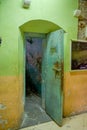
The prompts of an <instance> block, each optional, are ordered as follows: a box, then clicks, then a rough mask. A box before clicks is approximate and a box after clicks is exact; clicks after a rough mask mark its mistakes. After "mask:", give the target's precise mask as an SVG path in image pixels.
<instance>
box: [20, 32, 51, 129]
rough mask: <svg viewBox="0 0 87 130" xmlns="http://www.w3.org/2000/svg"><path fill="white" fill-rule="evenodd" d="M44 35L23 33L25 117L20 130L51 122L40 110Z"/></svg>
mask: <svg viewBox="0 0 87 130" xmlns="http://www.w3.org/2000/svg"><path fill="white" fill-rule="evenodd" d="M45 42H46V35H45V34H38V33H25V115H24V119H23V123H22V128H24V127H28V126H32V125H37V124H40V123H44V122H48V121H51V118H50V117H49V116H48V115H47V114H46V112H45V110H44V109H43V108H42V62H43V53H44V49H43V44H44V43H45Z"/></svg>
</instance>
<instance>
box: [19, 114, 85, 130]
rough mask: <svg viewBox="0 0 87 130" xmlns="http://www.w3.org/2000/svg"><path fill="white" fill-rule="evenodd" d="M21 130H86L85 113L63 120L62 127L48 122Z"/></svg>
mask: <svg viewBox="0 0 87 130" xmlns="http://www.w3.org/2000/svg"><path fill="white" fill-rule="evenodd" d="M21 130H87V113H85V114H80V115H77V116H73V117H69V118H66V119H64V120H63V126H62V127H59V126H58V125H57V124H56V123H55V122H53V121H50V122H47V123H42V124H39V125H35V126H31V127H27V128H24V129H21Z"/></svg>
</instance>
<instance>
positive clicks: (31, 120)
mask: <svg viewBox="0 0 87 130" xmlns="http://www.w3.org/2000/svg"><path fill="white" fill-rule="evenodd" d="M25 101H26V102H25V114H24V119H23V122H22V125H21V128H25V127H28V126H32V125H37V124H40V123H44V122H48V121H51V118H50V117H49V116H48V115H47V114H46V112H45V111H44V110H43V109H42V107H41V98H40V97H39V96H37V95H35V94H34V93H31V94H30V95H29V96H28V97H26V100H25Z"/></svg>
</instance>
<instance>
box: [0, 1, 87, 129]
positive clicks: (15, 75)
mask: <svg viewBox="0 0 87 130" xmlns="http://www.w3.org/2000/svg"><path fill="white" fill-rule="evenodd" d="M77 7H78V2H77V0H75V1H73V0H32V1H31V5H30V7H29V9H24V8H22V0H19V1H18V0H7V1H6V0H0V37H1V39H2V44H1V46H0V130H9V129H16V128H17V127H18V126H19V124H20V121H21V117H22V114H23V105H24V82H23V81H24V79H23V73H24V68H23V66H24V61H23V58H24V57H23V56H24V54H23V53H24V52H23V50H24V42H23V31H24V29H25V28H22V32H21V31H20V29H19V27H20V26H21V25H23V24H24V23H26V22H28V21H30V20H35V19H36V20H37V19H41V20H47V21H50V22H53V23H55V24H56V25H58V26H60V27H62V28H63V29H64V30H65V31H66V33H65V39H64V45H65V51H64V54H65V55H64V69H65V79H64V80H65V85H64V90H65V92H64V96H65V93H66V95H67V93H68V92H69V91H68V90H69V87H70V86H69V82H70V80H69V78H70V79H71V77H73V78H74V79H76V78H75V76H74V75H73V76H71V75H70V73H69V70H70V40H71V39H76V38H77V27H78V26H77V19H76V18H74V17H73V11H74V10H75V9H76V8H77ZM32 25H33V24H32ZM26 28H27V31H30V30H28V29H29V28H28V25H27V27H26ZM44 28H45V27H44V26H43V27H42V29H43V30H44ZM40 30H41V28H38V31H39V32H40ZM31 31H33V28H32V29H31ZM36 31H37V30H36ZM49 31H51V30H49ZM44 32H45V30H44ZM67 76H68V77H69V76H70V77H69V78H68V77H67ZM83 77H84V76H83ZM81 78H82V77H81ZM85 79H86V77H85ZM72 80H73V79H72ZM68 81H69V82H68ZM86 82H87V80H86V81H85V83H86ZM73 83H74V82H73ZM70 84H71V83H70ZM76 85H77V84H76ZM71 87H72V85H71ZM77 87H79V86H77ZM64 99H65V100H64V111H65V115H67V112H66V111H67V110H68V109H67V106H66V104H67V100H68V99H70V97H69V95H68V96H65V98H64ZM68 106H69V103H68ZM70 112H71V111H70Z"/></svg>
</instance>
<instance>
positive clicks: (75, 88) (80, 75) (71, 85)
mask: <svg viewBox="0 0 87 130" xmlns="http://www.w3.org/2000/svg"><path fill="white" fill-rule="evenodd" d="M64 84H65V87H64V93H65V96H64V116H71V115H75V114H79V113H82V112H85V111H87V71H84V70H83V71H73V72H66V73H65V78H64Z"/></svg>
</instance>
